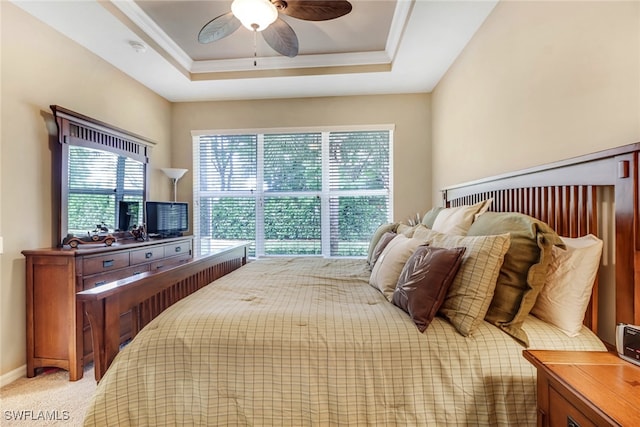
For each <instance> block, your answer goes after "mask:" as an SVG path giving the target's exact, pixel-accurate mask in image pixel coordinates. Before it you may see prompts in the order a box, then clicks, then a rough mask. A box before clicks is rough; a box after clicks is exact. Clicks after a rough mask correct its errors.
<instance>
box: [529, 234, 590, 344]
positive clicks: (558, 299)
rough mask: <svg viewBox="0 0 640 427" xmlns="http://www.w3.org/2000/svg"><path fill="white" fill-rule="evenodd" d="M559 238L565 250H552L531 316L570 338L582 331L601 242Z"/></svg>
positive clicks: (583, 238)
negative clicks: (555, 327) (542, 284)
mask: <svg viewBox="0 0 640 427" xmlns="http://www.w3.org/2000/svg"><path fill="white" fill-rule="evenodd" d="M561 239H562V241H563V242H564V244H565V246H566V250H565V249H561V248H558V247H555V246H554V247H553V248H552V250H551V264H549V270H548V273H547V280H546V282H545V285H544V287H543V288H542V290H541V291H540V295H538V299H537V300H536V303H535V305H534V306H533V309H532V310H531V314H533V315H535V316H536V317H538V318H539V319H542V320H544V321H546V322H548V323H551V324H552V325H555V326H557V327H558V328H560V329H561V330H562V331H563V332H564V333H565V334H567V335H569V336H570V337H574V336H576V335H578V334H579V333H580V330H581V329H582V322H583V320H584V313H585V312H586V310H587V305H589V299H590V298H591V290H592V289H593V284H594V282H595V280H596V275H597V274H598V268H599V267H600V257H601V256H602V247H603V242H602V240H600V239H598V238H597V237H596V236H594V235H593V234H588V235H586V236H583V237H579V238H568V237H562V238H561Z"/></svg>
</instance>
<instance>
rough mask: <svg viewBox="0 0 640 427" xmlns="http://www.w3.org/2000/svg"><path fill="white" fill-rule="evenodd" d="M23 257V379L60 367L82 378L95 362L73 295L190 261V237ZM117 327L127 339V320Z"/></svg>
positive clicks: (28, 252) (30, 252) (88, 333)
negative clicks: (24, 340)
mask: <svg viewBox="0 0 640 427" xmlns="http://www.w3.org/2000/svg"><path fill="white" fill-rule="evenodd" d="M22 254H23V255H24V256H25V257H26V286H27V289H26V297H27V376H28V377H33V376H35V375H36V369H37V368H42V367H58V368H62V369H66V370H68V371H69V379H70V380H71V381H75V380H78V379H80V378H82V374H83V367H84V365H85V364H86V363H88V362H90V361H92V360H93V351H92V345H91V331H90V327H89V322H88V320H87V317H86V315H85V314H84V313H83V310H82V304H81V303H79V302H77V300H76V293H77V292H80V291H82V290H86V289H91V288H94V287H96V286H100V285H103V284H105V283H108V282H111V281H114V280H119V279H124V278H127V277H131V276H134V275H136V274H140V273H143V272H155V271H161V270H162V269H165V268H167V267H171V266H175V265H178V264H181V263H185V262H187V261H189V260H191V259H192V258H193V255H192V237H191V236H188V237H179V238H168V239H159V240H153V241H148V242H136V241H133V240H132V241H130V243H120V242H116V243H115V244H113V245H112V246H103V245H87V246H86V247H82V246H81V247H79V248H78V249H65V248H51V249H36V250H25V251H22ZM129 315H130V314H129V313H123V314H122V316H129ZM123 320H125V319H123ZM120 324H121V325H122V326H121V330H120V339H121V342H124V341H126V340H127V339H129V338H130V332H131V330H130V325H131V322H129V321H122V322H120Z"/></svg>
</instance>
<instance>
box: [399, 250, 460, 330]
mask: <svg viewBox="0 0 640 427" xmlns="http://www.w3.org/2000/svg"><path fill="white" fill-rule="evenodd" d="M464 251H465V248H455V249H444V248H435V247H431V246H419V247H418V248H417V249H416V250H415V252H414V253H413V255H411V257H410V258H409V260H408V261H407V262H406V264H405V265H404V267H403V269H402V272H401V273H400V278H399V279H398V284H397V286H396V290H395V291H394V292H393V298H392V302H393V303H394V304H395V305H397V306H398V307H400V308H401V309H403V310H404V311H406V312H407V313H408V314H409V316H410V317H411V319H412V320H413V323H415V324H416V326H417V327H418V330H420V332H424V331H425V329H427V327H428V326H429V324H430V323H431V321H432V320H433V318H434V317H435V315H436V313H437V312H438V309H439V308H440V306H441V305H442V303H443V302H444V298H445V296H446V293H447V290H448V289H449V285H451V282H453V279H454V277H455V276H456V273H457V272H458V268H459V267H460V264H461V263H462V255H463V254H464Z"/></svg>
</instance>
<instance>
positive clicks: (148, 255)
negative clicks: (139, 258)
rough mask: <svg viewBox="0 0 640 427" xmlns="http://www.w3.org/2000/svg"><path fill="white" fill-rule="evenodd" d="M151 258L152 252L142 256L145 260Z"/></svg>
mask: <svg viewBox="0 0 640 427" xmlns="http://www.w3.org/2000/svg"><path fill="white" fill-rule="evenodd" d="M152 256H153V252H147V253H145V254H144V257H145V258H146V259H149V258H151V257H152Z"/></svg>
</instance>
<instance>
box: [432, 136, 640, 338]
mask: <svg viewBox="0 0 640 427" xmlns="http://www.w3.org/2000/svg"><path fill="white" fill-rule="evenodd" d="M639 153H640V143H635V144H630V145H625V146H622V147H618V148H614V149H610V150H605V151H601V152H598V153H594V154H589V155H586V156H581V157H576V158H573V159H569V160H565V161H560V162H556V163H552V164H548V165H544V166H540V167H535V168H530V169H526V170H522V171H518V172H513V173H508V174H504V175H499V176H495V177H491V178H486V179H482V180H478V181H473V182H469V183H466V184H461V185H456V186H452V187H448V188H445V189H444V190H443V198H444V206H445V207H455V206H459V205H463V204H473V203H476V202H479V201H481V200H485V199H488V198H493V199H494V201H493V204H492V207H491V208H490V210H493V211H496V212H510V211H511V212H521V213H524V214H527V215H531V216H533V217H535V218H538V219H540V220H542V221H545V222H546V223H548V224H549V225H550V226H551V227H553V228H554V229H555V230H556V232H558V234H560V235H561V236H567V237H579V236H582V235H585V234H588V233H592V234H594V235H596V236H599V237H603V236H602V231H603V230H599V229H598V224H599V221H598V220H599V218H598V215H599V212H601V206H602V205H603V204H606V203H607V200H606V195H607V194H612V195H613V200H614V202H615V203H609V205H611V206H612V207H611V209H612V221H613V222H614V224H613V226H614V227H615V228H614V229H615V233H614V236H611V237H612V238H609V239H608V240H612V241H613V245H614V247H613V248H609V250H613V252H612V253H614V254H615V258H614V261H613V262H614V263H615V285H614V286H615V295H616V296H615V298H616V303H615V321H616V323H617V322H624V323H633V324H640V255H639V252H638V251H639V248H640V234H639V232H638V230H639V229H640V228H639V227H638V225H639V224H638V221H639V218H638V217H639V214H638V212H639V211H640V209H638V207H639V200H640V197H639V191H638V189H639V186H638V156H639ZM603 240H605V244H606V243H607V239H605V238H604V237H603ZM597 286H598V285H597V284H596V286H595V287H594V292H593V296H592V300H591V303H590V305H589V308H588V311H587V313H586V315H585V322H584V323H585V325H587V326H588V327H589V328H591V329H592V330H593V331H594V332H596V333H597V332H598V287H597Z"/></svg>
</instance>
